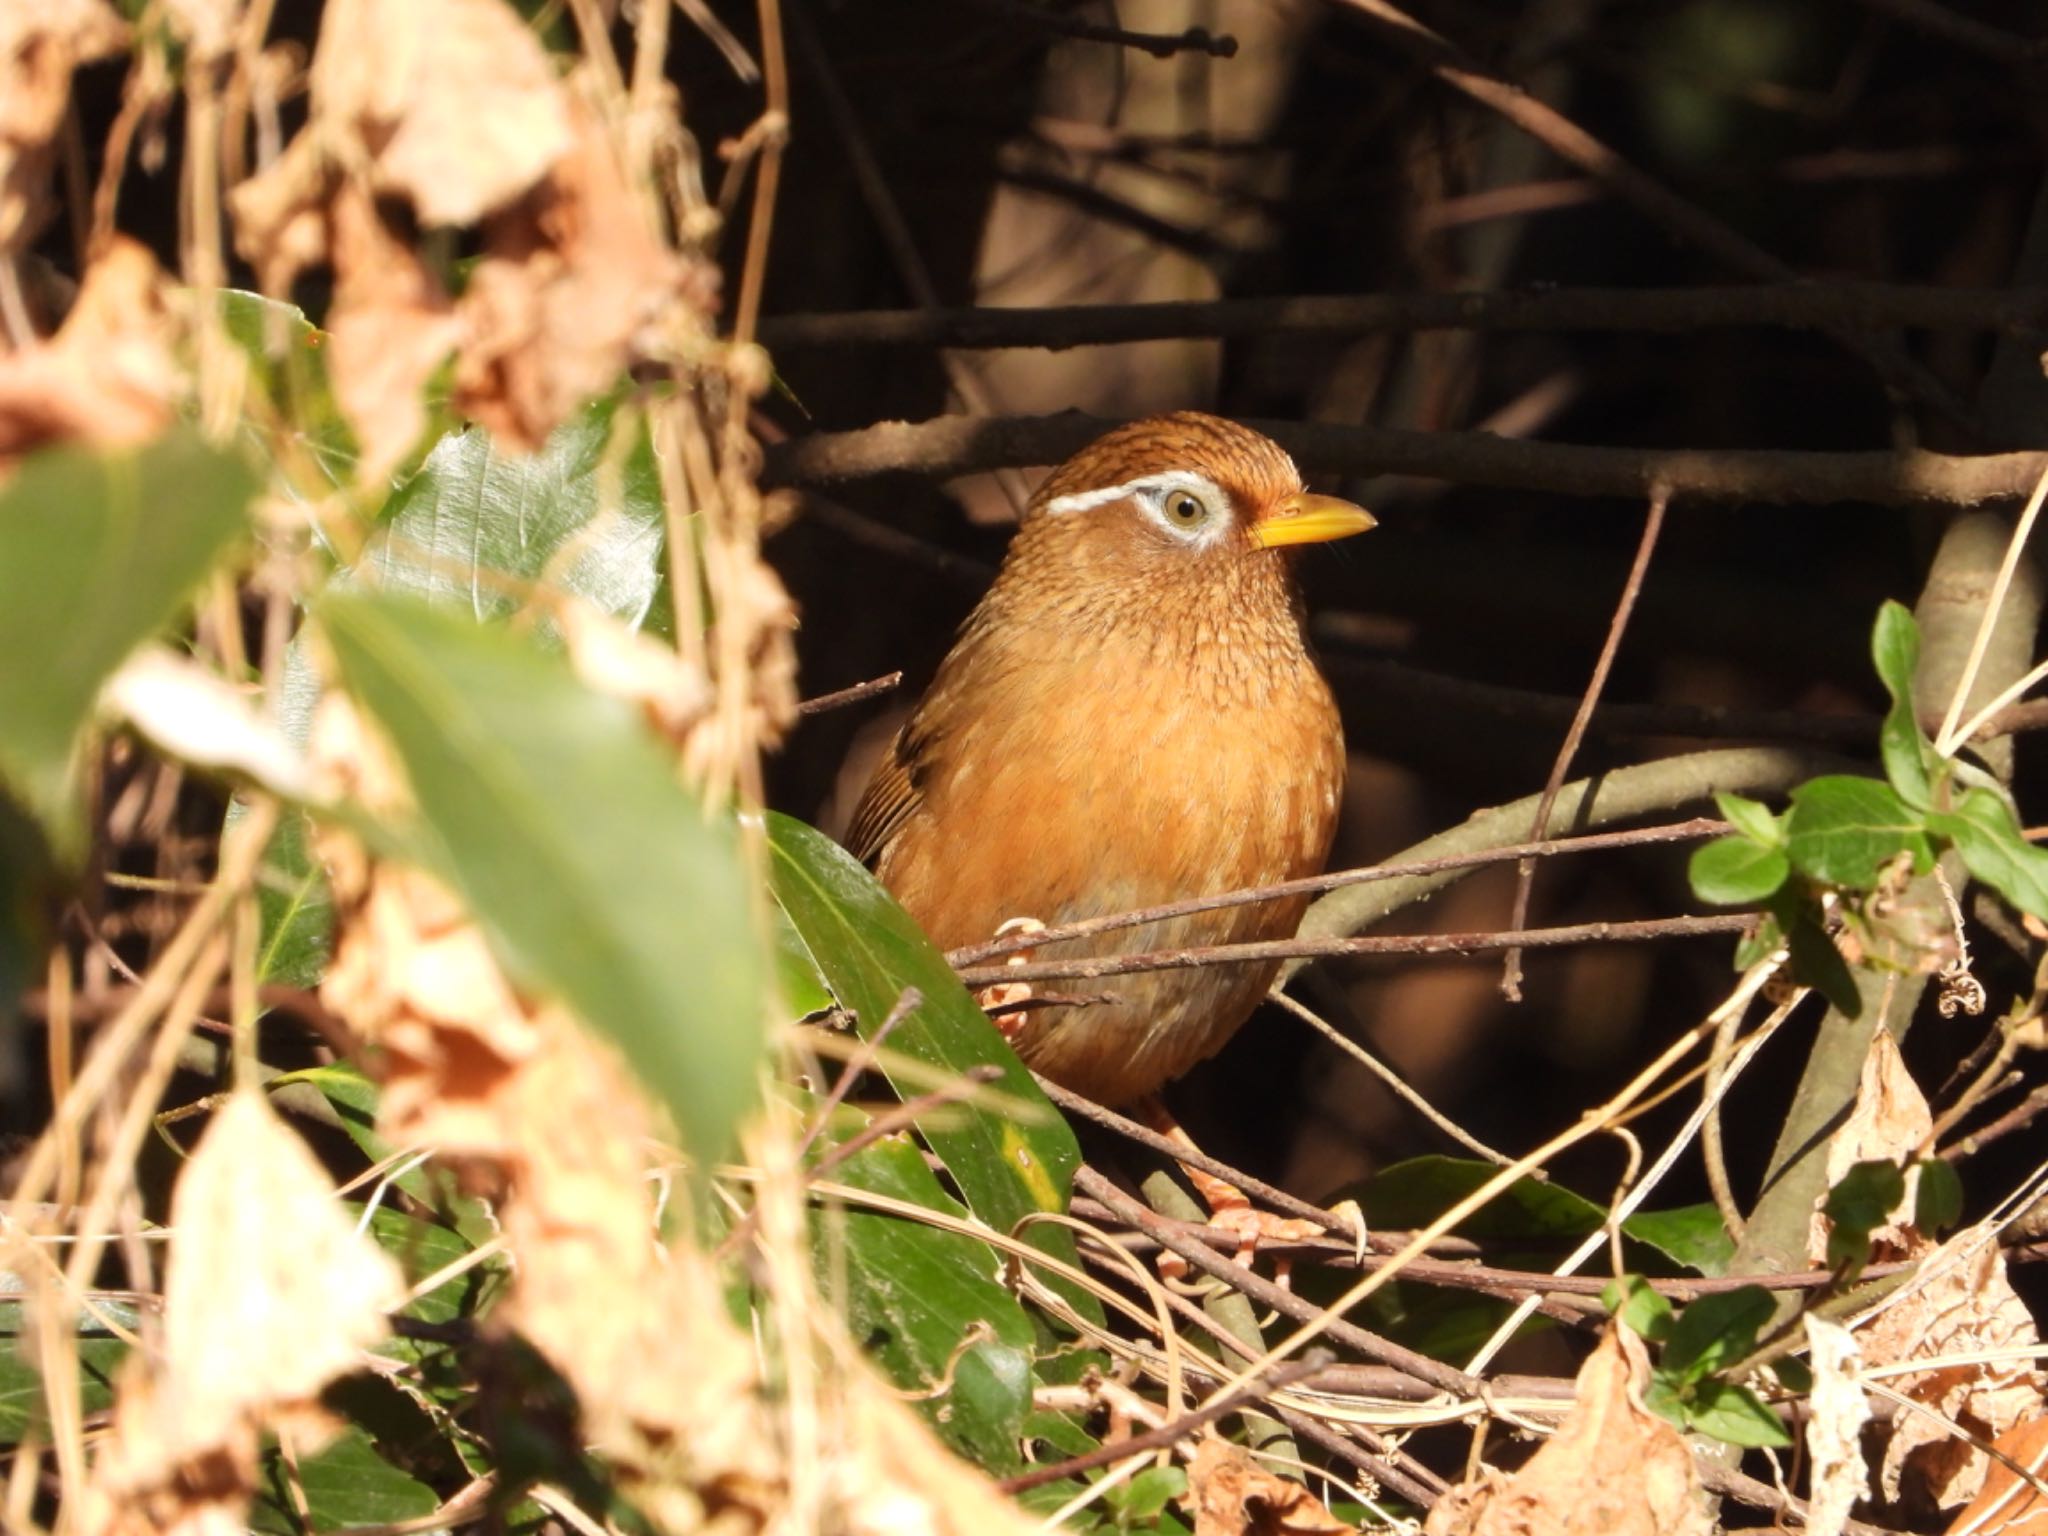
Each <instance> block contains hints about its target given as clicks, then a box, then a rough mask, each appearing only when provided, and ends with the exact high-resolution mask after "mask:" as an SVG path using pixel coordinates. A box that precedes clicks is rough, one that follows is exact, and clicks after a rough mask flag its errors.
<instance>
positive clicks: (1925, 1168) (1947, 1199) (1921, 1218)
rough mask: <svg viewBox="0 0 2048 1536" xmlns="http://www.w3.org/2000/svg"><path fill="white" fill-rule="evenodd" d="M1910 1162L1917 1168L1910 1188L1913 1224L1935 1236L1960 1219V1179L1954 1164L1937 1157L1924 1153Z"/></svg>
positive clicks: (1961, 1190) (1961, 1183)
mask: <svg viewBox="0 0 2048 1536" xmlns="http://www.w3.org/2000/svg"><path fill="white" fill-rule="evenodd" d="M1913 1166H1914V1167H1915V1168H1917V1169H1919V1170H1920V1179H1919V1182H1918V1183H1917V1184H1916V1185H1915V1187H1914V1192H1913V1225H1914V1226H1915V1227H1917V1228H1918V1229H1919V1230H1920V1231H1921V1232H1922V1233H1924V1234H1925V1235H1927V1236H1928V1237H1934V1236H1937V1235H1939V1234H1940V1233H1943V1232H1946V1231H1948V1229H1949V1228H1950V1227H1953V1226H1954V1225H1955V1224H1956V1223H1957V1222H1959V1221H1961V1220H1962V1219H1963V1181H1962V1180H1961V1179H1960V1178H1958V1177H1957V1175H1956V1170H1955V1164H1953V1163H1950V1162H1946V1161H1944V1160H1943V1159H1941V1158H1938V1157H1923V1158H1922V1159H1920V1161H1919V1162H1917V1163H1915V1164H1914V1165H1913Z"/></svg>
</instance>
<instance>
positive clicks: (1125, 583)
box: [1011, 411, 1374, 616]
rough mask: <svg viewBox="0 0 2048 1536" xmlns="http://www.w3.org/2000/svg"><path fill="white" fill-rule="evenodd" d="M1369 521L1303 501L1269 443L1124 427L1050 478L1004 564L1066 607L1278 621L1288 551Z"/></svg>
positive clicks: (1174, 419)
mask: <svg viewBox="0 0 2048 1536" xmlns="http://www.w3.org/2000/svg"><path fill="white" fill-rule="evenodd" d="M1373 521H1374V520H1373V516H1372V514H1371V513H1370V512H1367V511H1366V510H1365V509H1364V508H1362V507H1356V506H1353V505H1352V504H1351V503H1350V502H1348V501H1340V500H1338V499H1337V498H1336V497H1334V496H1319V495H1316V494H1315V493H1313V492H1311V491H1308V490H1306V489H1305V488H1304V487H1303V486H1302V483H1301V474H1300V472H1299V471H1298V470H1297V469H1296V468H1295V467H1294V461H1293V460H1292V459H1290V458H1289V457H1288V456H1287V454H1286V452H1285V451H1284V450H1282V449H1281V447H1280V445H1279V444H1277V443H1275V442H1274V441H1273V440H1272V439H1271V438H1268V437H1266V436H1264V435H1263V434H1261V433H1258V432H1254V431H1252V430H1251V429H1250V428H1249V427H1242V426H1239V425H1238V424H1237V423H1236V422H1233V421H1225V420H1223V419H1221V418H1220V417H1216V416H1205V415H1202V414H1200V413H1198V412H1194V411H1178V412H1175V413H1173V414H1171V415H1166V416H1150V417H1146V418H1144V419H1143V420H1140V421H1133V422H1130V423H1128V424H1127V425H1125V426H1121V427H1118V428H1117V429H1116V430H1115V431H1113V432H1109V433H1106V434H1104V435H1103V436H1102V437H1099V438H1097V439H1096V440H1095V441H1094V442H1092V443H1090V444H1089V445H1088V446H1087V447H1086V448H1083V449H1082V450H1081V451H1080V452H1079V453H1077V454H1075V455H1074V456H1073V457H1072V458H1070V459H1068V460H1067V461H1066V463H1064V464H1062V465H1061V466H1060V467H1059V468H1058V469H1056V470H1054V471H1053V472H1052V474H1051V475H1049V476H1047V477H1046V480H1045V483H1044V484H1043V485H1041V486H1040V487H1039V488H1038V492H1037V494H1036V495H1035V496H1033V497H1032V499H1031V505H1030V506H1029V507H1028V508H1027V509H1026V511H1025V514H1024V521H1023V525H1022V528H1021V529H1020V531H1019V534H1018V540H1017V544H1016V546H1015V548H1014V549H1013V551H1012V555H1011V559H1012V562H1013V563H1018V564H1022V565H1025V566H1028V567H1030V568H1031V571H1030V574H1031V575H1032V576H1033V577H1034V578H1036V579H1037V580H1038V581H1043V580H1048V579H1049V580H1052V581H1054V582H1057V583H1058V584H1059V586H1060V587H1062V588H1063V589H1064V593H1065V596H1066V597H1067V599H1068V600H1069V601H1072V600H1073V599H1075V598H1083V599H1085V598H1088V597H1091V596H1092V597H1094V598H1096V599H1098V600H1103V601H1107V600H1108V599H1109V598H1110V596H1111V594H1116V595H1118V596H1119V597H1121V598H1124V599H1135V600H1137V601H1140V602H1144V603H1147V604H1157V605H1159V607H1161V608H1162V609H1166V610H1181V611H1185V610H1187V609H1188V608H1189V607H1190V606H1195V607H1199V608H1202V609H1206V610H1208V611H1209V613H1210V614H1211V615H1214V614H1216V612H1217V610H1218V609H1219V608H1223V609H1235V610H1238V611H1239V612H1241V613H1242V612H1243V611H1244V610H1245V609H1247V608H1250V609H1260V608H1269V607H1273V606H1275V605H1277V606H1278V607H1279V608H1280V609H1281V610H1282V611H1286V610H1287V609H1289V608H1290V606H1291V593H1292V585H1291V583H1290V582H1289V580H1288V577H1287V572H1286V567H1285V561H1284V555H1285V554H1286V552H1288V551H1291V550H1294V549H1296V548H1298V547H1299V546H1301V545H1304V544H1318V543H1324V542H1327V541H1328V540H1331V539H1341V538H1346V537H1348V536H1350V535H1351V534H1354V533H1363V532H1364V531H1365V530H1366V529H1368V528H1370V527H1372V526H1373ZM1035 584H1036V582H1034V585H1035ZM1116 606H1118V607H1121V606H1123V604H1122V603H1121V602H1119V603H1117V604H1116ZM1247 616H1249V615H1247Z"/></svg>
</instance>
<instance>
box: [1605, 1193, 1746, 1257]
mask: <svg viewBox="0 0 2048 1536" xmlns="http://www.w3.org/2000/svg"><path fill="white" fill-rule="evenodd" d="M1621 1230H1622V1231H1624V1232H1626V1233H1627V1234H1628V1235H1629V1236H1630V1237H1633V1238H1635V1239H1636V1240H1637V1241H1638V1242H1644V1243H1648V1244H1649V1245H1650V1246H1651V1247H1652V1248H1655V1249H1656V1250H1657V1251H1658V1252H1659V1253H1661V1254H1663V1255H1664V1256H1665V1257H1667V1258H1671V1259H1676V1260H1677V1261H1678V1262H1679V1263H1680V1264H1683V1265H1685V1266H1686V1267H1687V1268H1689V1269H1696V1270H1698V1271H1699V1272H1700V1273H1701V1274H1703V1275H1723V1274H1726V1273H1727V1272H1728V1265H1729V1263H1730V1262H1731V1261H1732V1260H1733V1259H1734V1257H1735V1239H1734V1238H1732V1237H1730V1236H1729V1235H1728V1227H1727V1224H1726V1223H1725V1222H1723V1221H1722V1220H1721V1212H1720V1208H1719V1207H1717V1206H1716V1205H1715V1204H1714V1203H1713V1202H1712V1201H1711V1200H1706V1201H1702V1202H1700V1203H1699V1204H1698V1205H1681V1206H1675V1207H1673V1208H1672V1209H1671V1210H1668V1211H1637V1212H1636V1213H1635V1215H1633V1216H1631V1217H1629V1218H1628V1219H1627V1220H1626V1221H1624V1222H1623V1223H1622V1224H1621Z"/></svg>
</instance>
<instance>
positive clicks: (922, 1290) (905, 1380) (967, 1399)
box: [820, 1136, 1033, 1473]
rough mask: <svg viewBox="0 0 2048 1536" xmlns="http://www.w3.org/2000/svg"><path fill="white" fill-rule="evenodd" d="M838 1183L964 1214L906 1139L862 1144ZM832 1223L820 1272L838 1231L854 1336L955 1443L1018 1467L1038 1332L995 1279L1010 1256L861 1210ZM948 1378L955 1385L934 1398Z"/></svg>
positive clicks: (979, 1457) (986, 1462) (988, 1460)
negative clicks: (1005, 1257)
mask: <svg viewBox="0 0 2048 1536" xmlns="http://www.w3.org/2000/svg"><path fill="white" fill-rule="evenodd" d="M831 1177H832V1178H833V1179H834V1180H836V1181H837V1182H840V1183H844V1184H850V1185H853V1186H854V1187H855V1188H857V1189H864V1190H868V1191H870V1192H871V1193H874V1194H881V1195H888V1196H891V1197H893V1198H895V1199H897V1200H903V1201H907V1202H909V1203H910V1204H912V1205H918V1206H923V1207H924V1208H926V1209H928V1210H933V1211H940V1212H944V1213H946V1214H948V1215H964V1214H965V1212H964V1210H963V1209H962V1207H961V1206H960V1205H959V1203H958V1202H957V1201H955V1200H954V1199H952V1198H951V1197H950V1196H949V1195H947V1194H946V1192H945V1191H944V1190H943V1189H942V1188H941V1187H940V1185H939V1181H938V1178H937V1176H936V1175H935V1174H933V1172H932V1170H931V1168H930V1166H929V1165H927V1164H926V1162H925V1160H924V1155H923V1154H922V1152H920V1151H919V1149H918V1147H917V1146H916V1144H915V1143H913V1142H912V1141H910V1140H909V1138H908V1137H905V1136H887V1137H884V1138H882V1139H881V1140H880V1141H878V1142H876V1143H875V1144H874V1145H872V1146H869V1147H866V1148H863V1149H862V1150H861V1151H860V1152H857V1153H855V1154H854V1155H853V1156H852V1157H850V1158H848V1159H847V1160H846V1161H845V1162H844V1163H842V1164H840V1165H839V1166H838V1167H836V1168H834V1169H833V1170H832V1174H831ZM823 1219H824V1220H825V1221H826V1222H827V1230H826V1233H825V1235H824V1236H823V1237H822V1238H821V1263H820V1267H821V1269H822V1270H823V1271H824V1272H825V1273H826V1274H827V1275H830V1274H831V1273H832V1271H833V1270H834V1268H835V1267H836V1266H835V1265H834V1264H833V1263H831V1262H830V1259H829V1254H830V1251H831V1243H832V1239H833V1230H834V1227H835V1226H836V1229H837V1232H838V1234H839V1235H841V1236H842V1237H843V1242H844V1252H845V1274H846V1280H847V1295H846V1298H845V1308H846V1314H847V1320H848V1323H849V1325H850V1326H851V1328H852V1331H853V1335H854V1337H855V1338H856V1339H857V1340H859V1341H861V1342H862V1343H863V1344H864V1345H865V1347H866V1348H867V1350H868V1352H869V1353H870V1354H871V1355H872V1356H874V1358H876V1359H877V1360H879V1361H880V1362H881V1364H882V1367H883V1369H884V1370H886V1371H887V1372H888V1373H889V1375H890V1376H891V1377H892V1378H893V1379H894V1380H895V1382H896V1385H897V1386H899V1387H901V1388H902V1389H903V1390H904V1391H905V1392H908V1393H911V1394H914V1396H913V1399H912V1400H913V1401H914V1402H915V1403H916V1405H917V1406H918V1407H919V1408H920V1409H922V1410H923V1411H924V1412H925V1413H926V1414H927V1416H929V1417H930V1418H931V1420H932V1422H933V1424H934V1425H935V1426H936V1427H937V1429H938V1431H939V1434H940V1435H941V1436H942V1437H943V1438H944V1439H945V1440H946V1441H947V1442H948V1443H950V1444H951V1445H953V1446H954V1447H955V1448H956V1449H957V1450H959V1451H961V1452H962V1453H963V1454H965V1455H966V1456H968V1457H969V1458H971V1459H972V1460H973V1461H974V1462H975V1463H976V1464H977V1465H979V1466H981V1467H983V1468H985V1469H986V1470H989V1471H992V1472H998V1473H1007V1472H1015V1471H1018V1470H1021V1468H1022V1467H1023V1450H1022V1446H1023V1437H1024V1420H1025V1416H1026V1415H1027V1414H1028V1413H1029V1412H1030V1411H1031V1349H1032V1342H1033V1336H1032V1328H1031V1323H1030V1321H1029V1319H1027V1318H1026V1317H1025V1315H1024V1309H1023V1307H1022V1306H1021V1305H1020V1304H1019V1303H1018V1301H1017V1299H1016V1297H1014V1296H1013V1295H1011V1294H1010V1292H1009V1291H1008V1290H1006V1289H1005V1288H1004V1287H1003V1286H1002V1285H1000V1284H998V1283H997V1280H996V1276H997V1275H998V1274H999V1273H1001V1270H1002V1260H1001V1258H1000V1257H999V1256H998V1255H997V1253H996V1251H995V1250H994V1249H993V1248H991V1247H989V1246H988V1245H987V1244H986V1243H981V1242H977V1241H975V1240H974V1239H973V1238H971V1237H966V1236H963V1235H961V1234H960V1233H957V1232H945V1231H941V1230H940V1229H939V1228H937V1227H933V1226H926V1225H923V1224H921V1223H919V1222H917V1221H915V1220H912V1219H909V1218H906V1217H901V1216H894V1215H889V1214H887V1213H884V1212H880V1211H870V1210H863V1209H861V1208H860V1207H858V1206H853V1205H849V1206H847V1207H845V1208H844V1210H843V1211H841V1212H828V1214H827V1216H826V1217H825V1218H823ZM976 1340H978V1341H976ZM948 1379H950V1381H951V1386H950V1388H948V1389H946V1390H943V1391H941V1390H936V1389H938V1388H939V1387H940V1386H941V1384H942V1383H944V1382H946V1381H947V1380H948Z"/></svg>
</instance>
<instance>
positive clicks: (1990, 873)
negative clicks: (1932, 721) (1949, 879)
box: [1927, 789, 2048, 922]
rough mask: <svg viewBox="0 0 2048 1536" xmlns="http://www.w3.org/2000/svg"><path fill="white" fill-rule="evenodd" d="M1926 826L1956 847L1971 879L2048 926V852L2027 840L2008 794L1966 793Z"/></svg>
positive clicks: (1929, 819) (1980, 791) (1982, 790)
mask: <svg viewBox="0 0 2048 1536" xmlns="http://www.w3.org/2000/svg"><path fill="white" fill-rule="evenodd" d="M1927 825H1928V827H1929V829H1930V830H1931V831H1933V832H1934V833H1935V834H1936V835H1937V836H1940V837H1946V838H1947V839H1949V841H1951V842H1953V843H1954V844H1955V846H1956V852H1957V853H1959V854H1961V855H1962V858H1963V863H1964V864H1965V865H1967V866H1968V867H1969V871H1970V873H1971V874H1973V875H1975V876H1976V877H1977V878H1978V879H1979V880H1982V881H1983V882H1984V883H1985V884H1986V885H1988V886H1990V887H1991V888H1992V889H1994V890H1996V891H1997V892H1998V893H1999V894H2000V895H2001V896H2003V897H2004V898H2005V899H2006V900H2007V901H2009V902H2011V903H2012V904H2013V905H2014V906H2016V907H2018V908H2019V909H2020V910H2021V911H2022V912H2025V913H2028V914H2029V915H2031V916H2033V917H2037V918H2039V919H2041V920H2042V921H2044V922H2048V849H2043V848H2036V847H2035V846H2034V845H2033V844H2032V843H2030V842H2028V841H2027V839H2026V834H2025V833H2024V832H2023V831H2022V830H2021V828H2020V824H2019V818H2018V817H2016V816H2014V815H2013V813H2012V807H2011V806H2010V805H2009V804H2007V803H2006V799H2005V797H2004V796H2003V795H2001V794H1999V793H1998V792H1997V791H1995V790H1990V789H1971V790H1966V791H1965V792H1964V793H1963V794H1962V796H1961V797H1960V798H1958V799H1957V801H1956V802H1955V805H1954V808H1953V809H1951V810H1948V811H1941V812H1936V813H1935V814H1933V815H1931V816H1929V817H1928V818H1927Z"/></svg>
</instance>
